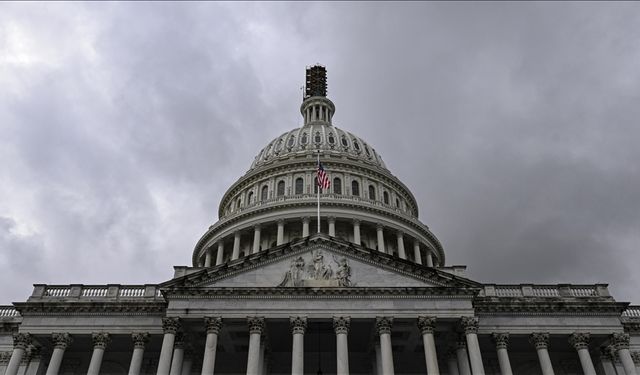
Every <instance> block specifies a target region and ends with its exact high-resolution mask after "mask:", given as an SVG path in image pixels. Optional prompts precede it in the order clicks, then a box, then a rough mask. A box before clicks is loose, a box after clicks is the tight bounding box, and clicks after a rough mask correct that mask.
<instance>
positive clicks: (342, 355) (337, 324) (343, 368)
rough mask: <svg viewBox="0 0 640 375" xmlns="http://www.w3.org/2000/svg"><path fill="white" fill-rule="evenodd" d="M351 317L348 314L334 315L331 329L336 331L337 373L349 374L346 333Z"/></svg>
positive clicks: (340, 374)
mask: <svg viewBox="0 0 640 375" xmlns="http://www.w3.org/2000/svg"><path fill="white" fill-rule="evenodd" d="M350 326H351V318H350V317H348V316H334V317H333V330H334V331H335V333H336V362H337V372H336V374H337V375H349V344H348V337H347V336H348V334H349V327H350Z"/></svg>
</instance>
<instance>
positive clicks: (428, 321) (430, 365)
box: [418, 316, 440, 375]
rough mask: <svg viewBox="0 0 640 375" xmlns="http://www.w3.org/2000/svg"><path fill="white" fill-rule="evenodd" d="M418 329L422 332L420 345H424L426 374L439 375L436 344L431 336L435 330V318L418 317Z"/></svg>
mask: <svg viewBox="0 0 640 375" xmlns="http://www.w3.org/2000/svg"><path fill="white" fill-rule="evenodd" d="M418 328H419V329H420V332H422V343H423V345H424V358H425V362H426V365H427V374H428V375H433V374H440V370H439V369H438V356H437V353H436V343H435V338H434V336H433V334H434V332H435V329H436V317H435V316H419V317H418Z"/></svg>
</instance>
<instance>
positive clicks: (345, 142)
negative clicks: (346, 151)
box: [341, 135, 349, 147]
mask: <svg viewBox="0 0 640 375" xmlns="http://www.w3.org/2000/svg"><path fill="white" fill-rule="evenodd" d="M341 142H342V146H344V147H347V146H348V145H349V142H348V141H347V137H345V136H344V135H343V136H342V139H341Z"/></svg>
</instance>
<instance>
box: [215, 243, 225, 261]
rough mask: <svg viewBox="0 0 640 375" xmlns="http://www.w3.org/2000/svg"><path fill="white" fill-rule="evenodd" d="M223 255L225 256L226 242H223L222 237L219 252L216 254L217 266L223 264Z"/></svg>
mask: <svg viewBox="0 0 640 375" xmlns="http://www.w3.org/2000/svg"><path fill="white" fill-rule="evenodd" d="M223 257H224V243H223V242H222V239H220V241H218V253H217V254H216V266H219V265H221V264H222V259H223Z"/></svg>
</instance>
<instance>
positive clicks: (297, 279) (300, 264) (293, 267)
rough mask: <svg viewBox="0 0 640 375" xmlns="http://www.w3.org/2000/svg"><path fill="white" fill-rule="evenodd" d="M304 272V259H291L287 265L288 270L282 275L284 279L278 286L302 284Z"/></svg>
mask: <svg viewBox="0 0 640 375" xmlns="http://www.w3.org/2000/svg"><path fill="white" fill-rule="evenodd" d="M303 274H304V259H302V257H298V258H297V259H293V260H292V261H291V264H290V265H289V271H287V272H286V273H285V275H284V280H282V282H281V283H280V285H278V286H302V284H303V283H302V280H303Z"/></svg>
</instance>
